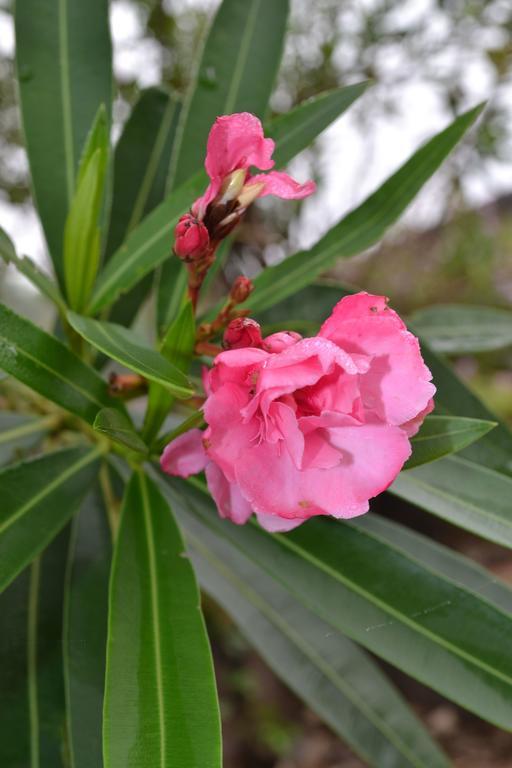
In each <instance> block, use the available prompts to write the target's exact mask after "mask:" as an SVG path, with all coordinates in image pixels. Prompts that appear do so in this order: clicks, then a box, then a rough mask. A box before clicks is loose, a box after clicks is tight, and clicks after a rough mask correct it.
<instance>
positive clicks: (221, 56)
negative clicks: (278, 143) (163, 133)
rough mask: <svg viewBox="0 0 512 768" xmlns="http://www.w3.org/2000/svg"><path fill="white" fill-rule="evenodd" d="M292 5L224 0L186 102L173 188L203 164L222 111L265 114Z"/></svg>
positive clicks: (276, 1)
mask: <svg viewBox="0 0 512 768" xmlns="http://www.w3.org/2000/svg"><path fill="white" fill-rule="evenodd" d="M288 6H289V3H288V0H274V2H273V3H272V4H268V3H265V2H262V0H246V2H244V3H240V2H238V1H237V0H223V2H222V4H221V6H220V8H219V10H218V11H217V14H216V16H215V19H214V21H213V24H212V27H211V29H210V31H209V34H208V37H207V40H206V43H205V47H204V50H203V54H202V57H201V61H200V63H199V66H198V70H197V75H196V78H195V80H194V81H193V82H192V83H191V85H190V90H189V93H188V95H187V98H186V101H185V104H184V106H183V110H182V114H181V117H180V121H179V126H178V133H177V136H176V142H175V145H174V148H173V153H172V159H171V170H170V175H169V188H175V187H177V186H179V185H180V184H183V182H185V181H187V180H188V179H189V178H190V177H191V176H193V175H194V174H195V173H196V172H197V171H198V170H199V169H200V168H201V167H202V165H203V157H204V150H205V147H206V140H207V137H208V132H209V130H210V128H211V126H212V124H213V123H214V121H215V119H216V118H217V117H218V116H219V115H229V114H231V113H233V112H252V113H253V114H256V115H259V116H260V117H263V116H264V115H265V111H266V108H267V103H268V100H269V98H270V94H271V91H272V87H273V84H274V80H275V77H276V73H277V69H278V67H279V62H280V60H281V55H282V50H283V39H284V33H285V28H286V20H287V18H288Z"/></svg>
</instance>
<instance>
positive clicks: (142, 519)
mask: <svg viewBox="0 0 512 768" xmlns="http://www.w3.org/2000/svg"><path fill="white" fill-rule="evenodd" d="M103 734H104V760H105V768H155V766H161V768H164V767H166V766H169V768H170V767H171V766H172V767H173V768H174V767H175V766H176V767H177V766H187V768H220V765H221V747H220V724H219V713H218V705H217V699H216V694H215V682H214V676H213V670H212V662H211V656H210V649H209V646H208V640H207V636H206V632H205V627H204V623H203V619H202V615H201V611H200V609H199V594H198V590H197V586H196V583H195V580H194V575H193V571H192V569H191V566H190V563H189V562H188V559H187V557H186V556H185V553H184V551H183V542H182V540H181V537H180V533H179V531H178V528H177V527H176V524H175V523H174V520H173V517H172V515H171V510H170V509H169V507H168V505H167V503H166V501H165V500H164V499H163V497H162V496H161V494H160V492H159V491H158V489H157V488H156V486H155V485H154V484H153V482H152V481H151V480H150V479H149V478H147V477H145V476H144V475H143V474H142V473H136V474H135V475H134V476H133V478H132V480H131V482H130V484H129V486H128V489H127V492H126V496H125V501H124V505H123V511H122V515H121V526H120V529H119V533H118V538H117V543H116V548H115V553H114V562H113V569H112V576H111V584H110V614H109V626H108V645H107V674H106V691H105V708H104V729H103Z"/></svg>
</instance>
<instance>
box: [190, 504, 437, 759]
mask: <svg viewBox="0 0 512 768" xmlns="http://www.w3.org/2000/svg"><path fill="white" fill-rule="evenodd" d="M181 522H182V524H183V525H184V526H185V528H186V533H187V540H188V541H190V543H191V545H192V555H193V561H194V566H195V568H196V572H197V574H198V577H199V579H200V581H201V583H202V585H203V588H204V589H205V590H206V591H207V592H208V593H209V594H210V595H211V596H212V597H213V598H214V599H216V600H217V601H218V602H219V603H220V604H221V605H222V606H223V608H224V609H225V610H226V611H227V612H228V613H229V614H230V615H231V616H232V617H233V619H234V620H235V621H236V623H237V624H238V625H239V627H240V630H241V631H242V632H243V633H244V634H245V635H246V637H247V640H248V641H249V643H251V645H253V646H254V647H255V648H256V649H257V651H258V652H259V653H260V654H261V656H262V657H263V658H264V659H265V660H266V661H267V663H268V664H269V665H270V666H271V667H272V669H273V670H274V672H275V673H276V674H277V675H279V676H280V677H281V678H282V679H283V680H284V681H285V682H286V683H287V684H288V685H289V686H290V688H291V689H292V690H293V691H295V693H296V694H298V695H299V696H300V697H301V699H303V700H304V701H305V702H306V703H307V704H308V705H309V706H310V707H311V708H312V709H314V710H315V712H316V713H317V714H318V715H319V716H320V717H321V718H322V719H323V720H324V722H326V723H327V724H328V725H330V726H331V728H332V729H333V730H334V732H335V733H337V734H338V735H339V736H341V738H342V739H344V740H345V741H346V743H347V744H349V745H350V746H351V747H352V748H353V749H354V751H355V752H356V753H357V754H359V755H360V756H361V758H362V759H363V760H364V761H365V764H367V765H370V766H375V768H381V766H383V765H396V766H398V765H400V766H414V768H419V767H420V766H424V767H425V768H433V767H434V766H439V767H441V766H443V767H444V768H446V767H447V766H448V761H447V760H446V758H445V757H444V756H443V755H442V753H441V752H440V750H439V749H438V748H437V747H436V745H435V744H434V743H433V741H432V740H431V739H430V737H429V736H428V734H427V732H426V731H425V730H424V729H423V728H422V726H421V724H420V723H419V722H418V721H417V720H416V718H415V716H414V714H413V713H412V711H411V710H410V709H409V707H408V706H407V704H406V703H405V701H404V700H403V699H402V697H401V696H400V694H399V693H398V692H397V691H396V690H395V689H394V688H393V686H392V685H391V684H390V683H389V682H388V680H387V679H386V677H385V676H384V674H383V673H382V672H381V671H380V669H379V668H378V667H377V665H376V664H374V663H373V662H372V661H371V660H370V659H369V658H368V657H367V656H366V655H365V654H364V653H363V652H362V651H361V650H359V649H358V648H357V646H356V645H354V643H352V642H351V641H350V640H348V639H347V638H346V637H344V636H343V635H342V634H341V633H340V632H338V631H337V630H335V629H334V628H333V627H332V626H331V625H330V624H327V623H325V622H323V621H322V620H321V619H319V618H318V617H317V616H315V615H314V614H313V613H311V612H310V611H308V610H307V609H306V608H305V607H304V606H303V605H302V604H301V602H300V601H299V600H296V599H295V598H294V597H293V596H292V595H291V594H290V592H289V591H288V590H287V589H286V588H285V587H283V586H282V585H281V584H280V583H279V582H278V581H276V580H275V579H273V578H271V577H270V576H269V575H268V574H267V573H266V572H265V571H264V569H262V568H261V567H259V566H258V565H256V564H254V563H253V562H251V561H250V560H249V559H247V558H246V557H244V556H243V555H241V554H240V552H239V551H237V549H236V548H235V547H233V546H232V545H230V543H229V542H228V541H226V539H225V538H222V537H221V536H220V535H218V534H217V533H214V532H213V531H212V530H210V529H209V528H208V527H206V526H204V525H201V524H200V523H199V522H198V520H197V519H196V518H192V517H191V516H190V515H184V516H183V521H181Z"/></svg>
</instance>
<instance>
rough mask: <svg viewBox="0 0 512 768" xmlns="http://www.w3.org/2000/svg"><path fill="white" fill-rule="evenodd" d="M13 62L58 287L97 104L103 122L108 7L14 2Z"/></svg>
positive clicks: (94, 1)
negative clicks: (80, 166)
mask: <svg viewBox="0 0 512 768" xmlns="http://www.w3.org/2000/svg"><path fill="white" fill-rule="evenodd" d="M15 19H16V57H17V70H18V80H19V92H20V100H21V110H22V115H23V124H24V132H25V140H26V146H27V150H28V156H29V161H30V170H31V175H32V184H33V187H34V192H35V198H36V201H37V207H38V210H39V214H40V216H41V220H42V224H43V228H44V231H45V235H46V239H47V242H48V247H49V249H50V253H51V256H52V260H53V263H54V265H55V270H56V272H57V275H58V277H59V282H60V284H61V286H62V285H63V284H64V270H63V260H62V249H63V233H64V222H65V220H66V216H67V212H68V210H69V207H70V205H71V200H72V198H73V194H74V191H75V182H76V174H77V170H78V164H79V160H80V153H81V151H82V147H83V146H84V143H85V140H86V137H87V133H88V131H89V128H90V126H91V124H92V122H93V119H94V117H95V115H96V113H97V111H98V108H99V106H100V105H101V104H105V105H106V108H107V112H108V114H109V115H110V104H111V92H112V72H111V43H110V34H109V21H108V2H107V0H91V2H88V3H83V2H81V1H80V0H61V2H58V3H57V2H55V0H24V2H19V3H16V6H15Z"/></svg>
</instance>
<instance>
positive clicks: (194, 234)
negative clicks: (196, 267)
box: [174, 213, 210, 261]
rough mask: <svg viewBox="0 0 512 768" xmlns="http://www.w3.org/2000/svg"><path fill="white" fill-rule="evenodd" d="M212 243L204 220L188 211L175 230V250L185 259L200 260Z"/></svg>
mask: <svg viewBox="0 0 512 768" xmlns="http://www.w3.org/2000/svg"><path fill="white" fill-rule="evenodd" d="M209 244H210V236H209V234H208V230H207V229H206V227H205V225H204V224H203V223H202V221H198V220H197V219H196V218H195V217H194V216H192V215H191V214H190V213H186V214H185V215H184V216H182V217H181V218H180V220H179V221H178V223H177V225H176V228H175V230H174V251H175V253H176V255H177V256H178V257H179V258H180V259H183V261H198V260H199V259H201V258H202V257H203V256H204V255H205V254H206V252H207V250H208V246H209Z"/></svg>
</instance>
